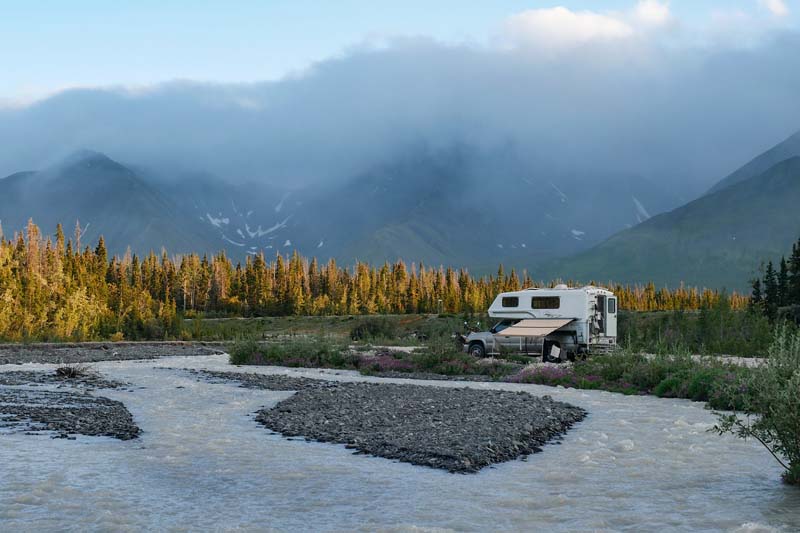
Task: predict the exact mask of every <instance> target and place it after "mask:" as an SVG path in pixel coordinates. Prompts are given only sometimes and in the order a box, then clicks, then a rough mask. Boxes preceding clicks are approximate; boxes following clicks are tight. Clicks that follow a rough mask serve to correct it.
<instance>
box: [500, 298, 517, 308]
mask: <svg viewBox="0 0 800 533" xmlns="http://www.w3.org/2000/svg"><path fill="white" fill-rule="evenodd" d="M503 307H519V298H518V297H516V296H504V297H503Z"/></svg>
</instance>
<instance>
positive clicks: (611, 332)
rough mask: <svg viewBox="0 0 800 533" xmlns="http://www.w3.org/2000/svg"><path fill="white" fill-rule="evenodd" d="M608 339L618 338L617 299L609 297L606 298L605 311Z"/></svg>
mask: <svg viewBox="0 0 800 533" xmlns="http://www.w3.org/2000/svg"><path fill="white" fill-rule="evenodd" d="M605 311H606V312H605V315H606V317H605V323H606V337H616V336H617V299H616V298H614V297H611V296H609V297H608V298H606V310H605Z"/></svg>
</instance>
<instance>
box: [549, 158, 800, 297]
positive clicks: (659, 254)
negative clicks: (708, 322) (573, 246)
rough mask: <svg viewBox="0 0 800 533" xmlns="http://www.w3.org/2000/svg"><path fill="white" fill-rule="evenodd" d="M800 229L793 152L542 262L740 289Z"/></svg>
mask: <svg viewBox="0 0 800 533" xmlns="http://www.w3.org/2000/svg"><path fill="white" fill-rule="evenodd" d="M798 235H800V157H792V158H790V159H787V160H785V161H782V162H780V163H778V164H776V165H774V166H772V167H771V168H769V169H768V170H767V171H765V172H763V173H762V174H760V175H758V176H755V177H753V178H750V179H747V180H744V181H741V182H739V183H737V184H734V185H731V186H729V187H727V188H724V189H722V190H719V191H717V192H714V193H710V194H708V195H706V196H703V197H701V198H699V199H697V200H695V201H693V202H690V203H688V204H686V205H685V206H683V207H680V208H678V209H675V210H673V211H670V212H668V213H664V214H661V215H658V216H656V217H653V218H651V219H650V220H648V221H646V222H643V223H642V224H639V225H638V226H635V227H633V228H631V229H628V230H625V231H622V232H620V233H618V234H616V235H614V236H613V237H611V238H610V239H608V240H607V241H605V242H603V243H602V244H600V245H598V246H596V247H594V248H592V249H591V250H589V251H587V252H584V253H581V254H579V255H577V256H574V257H573V258H571V259H569V260H563V261H558V262H557V264H556V265H555V266H553V267H550V268H548V269H547V270H548V271H550V272H549V274H556V275H559V276H562V277H573V278H576V279H583V280H588V279H597V280H607V279H613V280H615V281H620V282H647V281H648V280H654V281H656V282H657V283H667V284H670V285H675V284H677V283H679V282H681V281H685V282H686V283H689V284H697V285H706V286H711V287H727V288H729V289H734V288H736V289H743V288H746V287H747V285H748V279H749V278H751V277H752V276H753V275H754V274H755V273H756V270H757V268H758V265H759V262H760V261H761V260H763V259H765V258H770V257H778V256H780V255H781V254H785V253H786V252H787V250H789V249H790V248H791V245H792V243H793V242H794V241H795V240H796V239H797V237H798Z"/></svg>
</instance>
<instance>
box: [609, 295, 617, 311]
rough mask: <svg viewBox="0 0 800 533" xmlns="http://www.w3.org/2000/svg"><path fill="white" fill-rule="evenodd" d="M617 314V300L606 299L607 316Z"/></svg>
mask: <svg viewBox="0 0 800 533" xmlns="http://www.w3.org/2000/svg"><path fill="white" fill-rule="evenodd" d="M616 312H617V300H616V299H614V298H609V299H608V314H609V315H613V314H614V313H616Z"/></svg>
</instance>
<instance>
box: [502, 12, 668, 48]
mask: <svg viewBox="0 0 800 533" xmlns="http://www.w3.org/2000/svg"><path fill="white" fill-rule="evenodd" d="M672 22H673V17H672V14H671V12H670V8H669V2H659V1H658V0H640V1H639V2H638V3H637V4H636V5H634V6H633V8H632V9H630V10H628V11H625V12H608V13H599V12H595V11H571V10H569V9H567V8H565V7H562V6H559V7H553V8H547V9H529V10H527V11H523V12H521V13H518V14H516V15H513V16H511V17H510V18H509V19H508V21H507V23H506V32H507V35H508V36H509V37H510V39H511V41H512V42H514V43H516V44H518V45H525V46H534V47H536V48H540V49H542V50H563V49H568V48H573V47H576V46H581V45H585V44H587V43H591V42H595V43H603V42H605V43H608V42H614V41H620V40H626V39H630V38H632V37H635V36H640V35H642V34H646V33H648V32H650V31H652V30H654V29H657V28H660V27H664V26H667V25H669V24H671V23H672Z"/></svg>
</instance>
